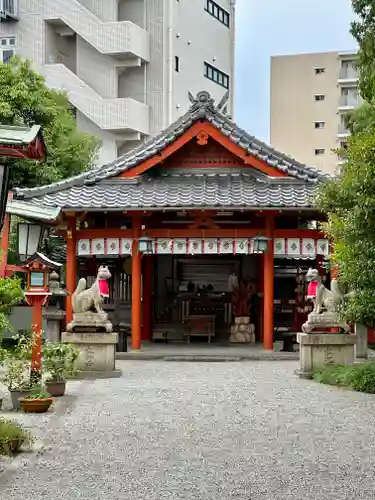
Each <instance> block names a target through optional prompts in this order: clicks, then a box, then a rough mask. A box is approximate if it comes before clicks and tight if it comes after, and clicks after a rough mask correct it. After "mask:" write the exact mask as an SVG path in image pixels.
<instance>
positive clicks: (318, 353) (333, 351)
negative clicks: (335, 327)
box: [297, 333, 356, 378]
mask: <svg viewBox="0 0 375 500" xmlns="http://www.w3.org/2000/svg"><path fill="white" fill-rule="evenodd" d="M297 342H298V343H299V345H300V347H299V352H300V368H299V370H298V372H297V373H298V375H299V377H301V378H312V375H313V372H314V370H316V369H319V368H323V367H324V366H327V365H352V364H353V363H354V361H355V343H356V336H355V335H347V334H343V333H298V334H297Z"/></svg>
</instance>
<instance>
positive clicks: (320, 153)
mask: <svg viewBox="0 0 375 500" xmlns="http://www.w3.org/2000/svg"><path fill="white" fill-rule="evenodd" d="M324 153H325V149H323V148H318V149H315V156H322V155H324Z"/></svg>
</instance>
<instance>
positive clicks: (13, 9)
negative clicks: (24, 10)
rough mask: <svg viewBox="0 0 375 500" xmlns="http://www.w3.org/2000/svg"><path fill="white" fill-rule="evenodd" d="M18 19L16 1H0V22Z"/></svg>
mask: <svg viewBox="0 0 375 500" xmlns="http://www.w3.org/2000/svg"><path fill="white" fill-rule="evenodd" d="M8 19H18V0H0V21H6V20H8Z"/></svg>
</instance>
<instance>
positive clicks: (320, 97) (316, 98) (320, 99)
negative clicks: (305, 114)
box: [315, 94, 326, 101]
mask: <svg viewBox="0 0 375 500" xmlns="http://www.w3.org/2000/svg"><path fill="white" fill-rule="evenodd" d="M325 98H326V96H325V95H324V94H316V95H315V100H316V101H324V99H325Z"/></svg>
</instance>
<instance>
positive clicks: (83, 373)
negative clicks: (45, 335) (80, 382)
mask: <svg viewBox="0 0 375 500" xmlns="http://www.w3.org/2000/svg"><path fill="white" fill-rule="evenodd" d="M110 277H111V273H110V272H109V269H108V267H106V266H100V268H99V270H98V275H97V278H96V280H95V282H94V284H93V285H92V286H91V287H90V288H88V289H86V280H85V278H81V279H80V280H79V282H78V285H77V288H76V290H75V292H74V293H73V295H72V306H73V321H72V322H71V323H69V324H68V325H67V327H66V330H67V331H66V332H64V333H63V334H62V338H61V341H62V342H63V343H69V344H74V345H75V346H76V347H78V349H79V350H80V355H79V358H78V364H77V368H78V372H79V375H78V376H79V377H81V378H113V377H120V376H121V371H120V370H116V368H115V359H116V344H117V333H114V332H112V323H111V322H110V321H109V320H108V315H107V313H105V312H104V311H103V308H102V304H103V302H104V299H105V298H106V297H108V296H109V286H108V280H109V278H110Z"/></svg>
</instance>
